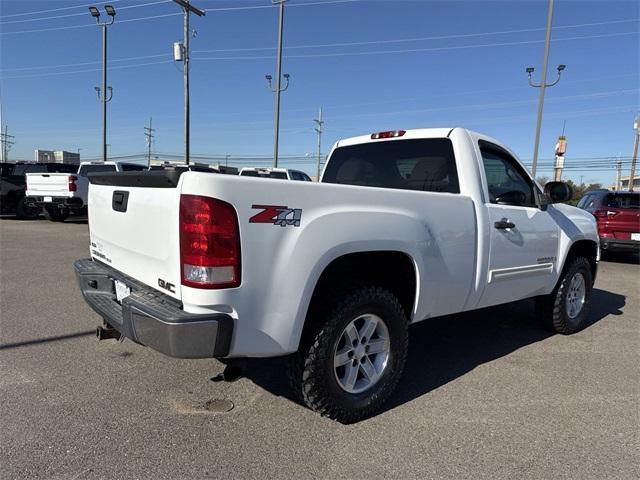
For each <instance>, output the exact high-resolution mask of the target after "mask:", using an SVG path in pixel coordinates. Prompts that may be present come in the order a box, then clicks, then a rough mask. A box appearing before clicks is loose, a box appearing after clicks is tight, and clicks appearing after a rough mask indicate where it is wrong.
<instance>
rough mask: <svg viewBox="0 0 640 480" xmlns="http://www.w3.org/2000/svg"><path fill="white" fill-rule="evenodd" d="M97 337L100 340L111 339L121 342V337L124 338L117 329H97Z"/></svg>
mask: <svg viewBox="0 0 640 480" xmlns="http://www.w3.org/2000/svg"><path fill="white" fill-rule="evenodd" d="M96 337H97V339H98V340H108V339H109V338H114V339H116V340H120V337H122V335H121V334H120V332H119V331H118V330H116V329H115V328H111V327H98V328H96Z"/></svg>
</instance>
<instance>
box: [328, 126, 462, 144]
mask: <svg viewBox="0 0 640 480" xmlns="http://www.w3.org/2000/svg"><path fill="white" fill-rule="evenodd" d="M454 128H455V127H449V128H414V129H410V130H391V131H390V132H404V133H403V134H402V135H401V136H400V135H398V136H392V137H389V139H393V138H398V139H399V138H402V139H405V140H406V139H408V138H443V137H447V136H448V135H449V133H451V131H452V130H453V129H454ZM379 133H383V132H371V133H368V134H366V135H359V136H357V137H350V138H343V139H341V140H338V142H336V147H344V146H347V145H357V144H359V143H368V142H374V141H377V139H375V138H372V135H374V134H379ZM384 133H386V132H384Z"/></svg>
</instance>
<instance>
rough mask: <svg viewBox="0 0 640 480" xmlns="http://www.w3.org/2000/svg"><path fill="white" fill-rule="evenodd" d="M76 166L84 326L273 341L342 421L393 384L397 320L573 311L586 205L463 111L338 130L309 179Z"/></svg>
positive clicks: (591, 231)
mask: <svg viewBox="0 0 640 480" xmlns="http://www.w3.org/2000/svg"><path fill="white" fill-rule="evenodd" d="M90 180H91V186H90V191H89V198H90V208H89V225H90V235H91V240H90V241H91V245H90V252H91V258H90V259H85V260H78V261H77V262H76V263H75V269H76V273H77V280H78V282H79V285H80V289H81V291H82V293H83V295H84V298H85V300H86V301H87V303H88V304H89V305H90V306H91V307H92V308H93V309H94V310H95V311H96V312H97V313H98V314H99V315H100V316H101V317H103V318H104V320H105V322H106V324H105V326H104V327H99V329H98V334H99V337H101V338H105V337H119V336H120V335H123V336H126V337H128V338H130V339H132V340H133V341H135V342H137V343H140V344H142V345H146V346H148V347H151V348H153V349H156V350H158V351H160V352H162V353H164V354H166V355H170V356H174V357H184V358H202V357H217V358H225V359H239V358H242V357H269V356H280V355H289V354H290V359H291V367H290V373H291V375H290V378H291V383H292V386H293V389H294V392H295V393H296V394H297V395H298V398H300V399H301V400H302V401H303V402H304V403H306V405H308V406H309V407H310V408H312V409H314V410H316V411H318V412H321V413H322V414H324V415H326V416H329V417H331V418H334V419H337V420H339V421H342V422H353V421H357V420H359V419H362V418H364V417H367V416H369V415H371V414H373V413H374V412H375V411H376V410H377V409H379V408H380V407H381V405H382V403H383V402H385V400H386V399H387V398H388V397H389V395H390V394H391V392H392V391H393V390H394V388H395V386H396V384H397V383H398V381H399V380H400V377H401V374H402V371H403V368H404V364H405V359H406V358H407V347H408V325H409V324H411V323H415V322H419V321H423V320H428V319H431V318H434V317H438V316H442V315H447V314H452V313H456V312H463V311H468V310H474V309H478V308H483V307H488V306H491V305H497V304H502V303H506V302H512V301H515V300H520V299H524V298H530V297H534V298H536V304H537V307H538V316H539V317H540V319H541V320H542V322H543V323H544V324H545V325H547V326H548V327H549V328H551V329H552V330H553V331H555V332H558V333H563V334H570V333H573V332H575V331H577V330H579V329H580V328H581V326H583V325H584V322H585V319H586V317H587V315H588V312H589V302H590V298H591V291H592V286H593V282H594V279H595V276H596V269H597V262H598V260H599V246H598V234H597V230H596V223H595V220H594V218H593V216H592V215H590V214H588V213H586V212H584V211H582V210H579V209H577V208H574V207H571V206H569V205H565V204H562V203H559V202H563V201H566V200H567V199H568V198H569V197H570V195H571V192H570V189H569V187H567V186H566V185H565V184H564V183H561V182H551V183H548V184H547V185H546V186H545V189H544V191H543V190H542V189H541V188H540V187H539V186H538V184H537V183H536V182H535V180H534V179H533V178H531V176H530V175H529V173H528V172H527V170H526V169H525V168H524V167H523V165H522V164H521V163H520V162H519V161H518V160H517V159H516V157H515V155H514V154H513V153H511V152H510V151H509V150H508V149H507V148H506V147H505V146H503V145H501V144H500V143H499V142H497V141H496V140H494V139H491V138H489V137H486V136H484V135H480V134H478V133H474V132H471V131H468V130H465V129H462V128H453V129H451V128H449V129H419V130H407V131H404V130H399V131H392V132H380V133H374V134H370V135H365V136H360V137H355V138H350V139H346V140H341V141H339V142H337V143H336V145H335V146H334V147H333V150H332V151H331V154H330V156H329V160H328V163H327V165H326V167H325V169H324V172H323V175H322V179H321V183H319V184H315V183H311V182H290V181H280V180H273V181H269V182H265V181H264V180H260V179H252V178H239V177H232V176H226V175H210V174H204V173H198V172H185V173H182V174H181V173H180V172H128V173H122V174H103V175H95V176H94V175H92V176H91V179H90ZM433 368H437V366H434V367H433ZM407 381H411V379H407Z"/></svg>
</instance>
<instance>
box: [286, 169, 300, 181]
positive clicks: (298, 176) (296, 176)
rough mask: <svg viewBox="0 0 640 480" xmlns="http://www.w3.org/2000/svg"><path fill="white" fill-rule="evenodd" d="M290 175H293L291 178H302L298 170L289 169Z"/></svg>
mask: <svg viewBox="0 0 640 480" xmlns="http://www.w3.org/2000/svg"><path fill="white" fill-rule="evenodd" d="M289 176H290V177H291V180H302V177H301V175H300V174H299V173H298V172H294V171H289Z"/></svg>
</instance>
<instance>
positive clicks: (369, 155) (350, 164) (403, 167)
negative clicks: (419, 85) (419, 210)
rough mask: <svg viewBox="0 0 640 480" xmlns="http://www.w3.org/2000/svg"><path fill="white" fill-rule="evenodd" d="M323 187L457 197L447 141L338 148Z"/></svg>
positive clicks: (431, 139)
mask: <svg viewBox="0 0 640 480" xmlns="http://www.w3.org/2000/svg"><path fill="white" fill-rule="evenodd" d="M322 182H323V183H337V184H342V185H358V186H368V187H379V188H395V189H400V190H419V191H425V192H441V193H460V185H459V182H458V171H457V169H456V160H455V155H454V153H453V145H452V143H451V140H450V139H448V138H424V139H406V140H387V141H384V142H371V143H362V144H359V145H348V146H345V147H338V148H336V149H335V150H334V152H333V154H332V155H331V158H330V159H329V161H328V163H327V167H326V169H325V172H324V175H323V177H322Z"/></svg>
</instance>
